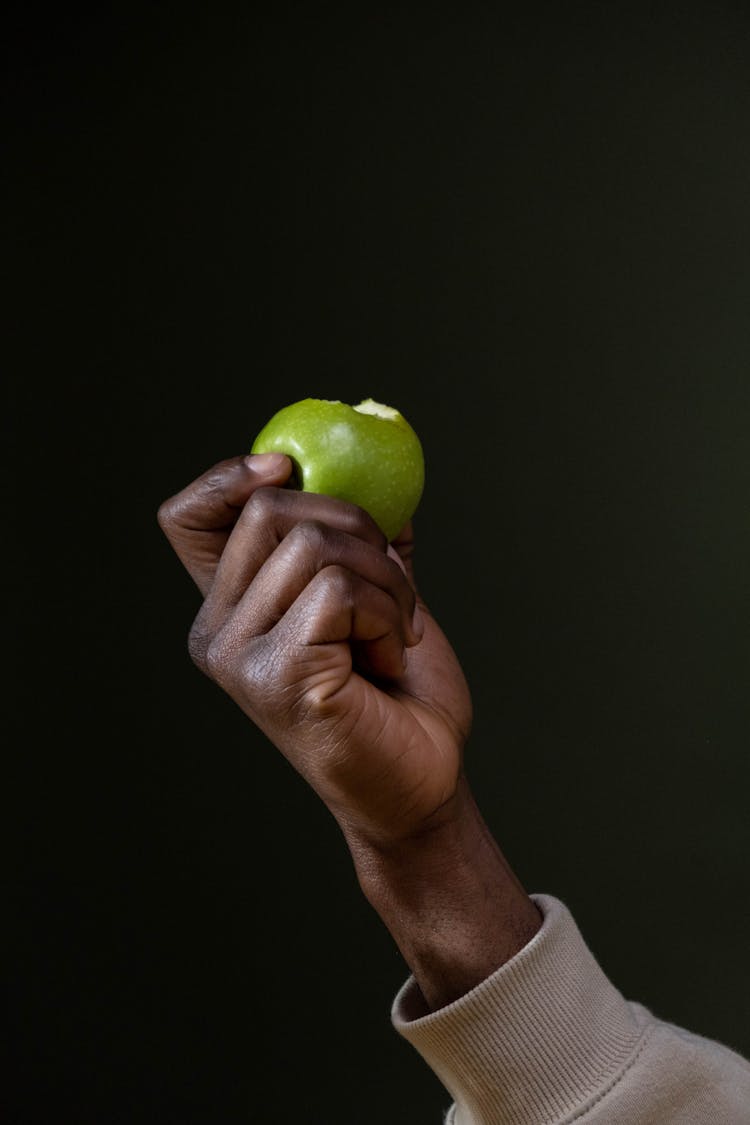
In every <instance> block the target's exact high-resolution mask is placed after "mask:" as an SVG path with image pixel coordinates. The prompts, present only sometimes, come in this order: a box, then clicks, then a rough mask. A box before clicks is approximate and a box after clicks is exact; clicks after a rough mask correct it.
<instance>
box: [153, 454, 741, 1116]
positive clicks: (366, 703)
mask: <svg viewBox="0 0 750 1125" xmlns="http://www.w3.org/2000/svg"><path fill="white" fill-rule="evenodd" d="M289 471H290V465H289V462H288V461H287V460H286V458H283V457H279V456H276V457H275V458H274V457H272V458H270V459H260V458H257V459H252V458H251V459H249V460H248V459H244V458H234V459H231V460H229V461H227V462H223V463H222V464H221V465H219V466H216V467H215V468H214V469H212V470H210V471H209V472H208V473H207V474H204V476H203V477H202V478H199V480H198V481H196V482H195V483H194V484H192V485H190V486H188V488H187V489H185V490H183V492H181V493H179V494H177V495H176V496H175V497H173V498H172V499H171V500H169V501H167V502H166V503H165V504H164V505H163V506H162V508H161V509H160V513H159V519H160V523H161V526H162V528H163V530H164V531H165V533H166V534H167V537H168V538H169V540H170V542H171V543H172V545H173V547H174V549H175V550H176V552H177V554H178V556H179V557H180V559H181V560H182V562H183V563H184V565H185V566H186V568H187V569H188V571H189V573H191V575H192V576H193V578H194V580H195V582H196V584H197V586H198V588H199V590H200V593H201V595H202V597H203V604H202V606H201V609H200V611H199V613H198V615H197V617H196V620H195V622H194V625H193V628H192V630H191V636H190V650H191V653H192V656H193V659H194V660H195V661H196V663H197V664H198V666H199V667H200V668H201V669H202V670H203V671H204V672H205V673H206V674H207V675H209V676H210V677H211V678H212V679H214V680H215V681H216V682H217V683H218V684H219V685H220V686H221V687H222V688H223V689H224V690H225V691H226V692H227V693H228V694H229V695H230V697H231V698H232V699H234V701H235V702H236V703H237V704H238V705H239V706H240V707H241V708H242V709H243V710H244V711H245V713H246V714H247V715H248V716H249V717H250V718H251V719H252V721H253V722H254V723H256V724H257V725H258V726H259V727H260V728H261V729H262V730H264V731H265V733H266V734H267V735H268V737H269V738H270V739H271V741H272V742H273V743H274V744H275V745H276V746H277V747H278V748H279V750H280V751H281V752H282V753H284V754H285V755H286V757H287V758H288V759H289V760H290V761H291V762H292V764H293V765H294V766H295V768H297V769H298V770H299V772H300V773H301V774H302V776H303V777H305V778H306V779H307V781H308V782H309V783H310V785H311V786H312V788H313V789H314V790H315V791H316V792H317V793H318V795H319V796H320V797H321V799H322V800H323V802H324V803H325V805H326V806H327V808H328V809H329V811H330V812H331V813H332V815H333V816H334V817H335V819H336V821H337V822H338V824H339V826H340V828H341V830H342V833H343V835H344V838H345V840H346V843H347V845H348V847H349V850H350V852H351V855H352V858H353V861H354V864H355V867H356V870H357V874H358V878H359V882H360V885H361V887H362V890H363V892H364V893H365V895H366V896H367V898H368V900H369V901H370V903H371V904H372V905H373V907H374V908H375V910H376V911H377V913H378V914H379V916H380V918H381V919H382V920H383V922H384V924H385V925H386V927H387V928H388V930H389V931H390V933H391V934H392V936H393V938H394V941H395V942H396V943H397V945H398V947H399V948H400V949H401V951H402V953H403V955H404V958H405V960H406V963H407V965H408V966H409V968H410V970H411V974H412V975H411V977H410V979H409V981H408V982H407V985H406V986H405V988H404V989H403V990H402V991H401V993H400V994H399V997H398V1000H397V1004H396V1006H395V1007H394V1024H395V1026H396V1027H397V1029H398V1030H399V1032H400V1033H401V1034H403V1035H404V1036H405V1038H407V1039H408V1040H409V1041H410V1042H411V1043H412V1044H413V1045H414V1046H415V1047H416V1048H417V1050H419V1051H420V1053H421V1054H422V1055H423V1057H424V1058H425V1059H426V1061H427V1062H428V1063H429V1065H430V1066H431V1067H432V1068H433V1070H434V1071H435V1073H436V1074H437V1075H438V1076H439V1077H440V1078H441V1080H442V1081H443V1082H444V1084H445V1086H446V1089H448V1090H449V1091H450V1093H451V1094H452V1096H453V1097H454V1107H453V1110H452V1111H451V1112H452V1115H453V1117H452V1119H453V1120H455V1122H456V1125H505V1123H507V1125H543V1123H550V1122H556V1121H558V1122H568V1121H573V1120H581V1121H585V1122H587V1123H589V1122H591V1123H592V1125H593V1123H594V1122H596V1125H600V1123H601V1125H604V1123H605V1122H607V1123H608V1125H625V1123H631V1122H637V1123H639V1125H646V1123H650V1122H653V1123H656V1122H659V1123H660V1125H673V1123H677V1122H680V1123H682V1125H687V1123H690V1125H693V1123H698V1122H700V1123H701V1125H703V1123H706V1125H708V1122H711V1123H712V1125H714V1123H717V1122H718V1123H721V1125H730V1123H732V1122H740V1121H742V1120H743V1117H742V1116H741V1113H742V1107H743V1106H745V1105H747V1104H748V1102H750V1068H748V1066H747V1063H745V1061H744V1060H742V1059H740V1058H739V1056H737V1055H735V1054H734V1053H733V1052H731V1051H728V1049H727V1048H724V1047H722V1046H720V1045H718V1044H712V1043H710V1042H708V1041H706V1040H701V1039H700V1038H699V1037H697V1036H691V1035H690V1034H689V1033H687V1032H684V1031H681V1030H680V1029H678V1028H672V1027H671V1025H668V1024H665V1023H664V1022H663V1021H659V1020H657V1019H655V1017H653V1016H652V1015H651V1014H650V1013H649V1012H648V1011H647V1010H646V1009H644V1008H641V1007H640V1006H638V1005H633V1004H629V1003H628V1002H627V1001H626V1000H625V999H624V998H623V997H622V996H621V995H620V993H619V992H618V991H617V990H616V988H615V987H614V986H613V985H612V984H611V982H609V980H608V979H607V978H606V976H605V975H604V974H603V973H602V971H601V969H600V968H599V966H598V965H597V964H596V962H595V960H594V958H593V957H592V955H591V954H590V952H589V951H588V949H587V948H586V946H585V943H584V942H583V939H582V938H581V936H580V934H578V931H577V929H576V927H575V924H574V923H573V920H572V918H571V916H570V914H569V912H568V911H567V910H566V909H565V908H564V907H563V906H562V904H558V903H557V902H556V900H551V899H549V898H544V897H540V896H530V895H529V894H528V893H527V892H526V891H525V890H524V889H523V887H522V886H521V885H520V883H519V882H518V880H517V879H516V877H515V876H514V874H513V872H512V870H511V868H510V866H509V864H508V863H507V862H506V860H505V858H504V856H503V854H502V852H501V850H500V848H499V846H498V844H497V842H496V841H495V840H494V839H493V838H492V836H491V834H490V833H489V832H488V830H487V827H486V825H485V823H484V821H483V819H482V816H481V813H480V811H479V809H478V807H477V805H476V803H475V801H474V799H473V797H472V794H471V792H470V789H469V786H468V784H467V781H466V775H465V772H464V769H463V753H464V745H465V742H466V739H467V737H468V734H469V730H470V725H471V704H470V699H469V693H468V688H467V686H466V682H465V680H464V677H463V674H462V672H461V669H460V667H459V665H458V662H457V660H456V657H455V655H454V653H453V651H452V649H451V648H450V645H449V644H448V641H447V639H446V638H445V636H444V635H443V633H442V632H441V630H440V629H439V627H438V625H437V623H436V622H435V621H434V619H433V618H432V616H431V615H430V613H429V610H428V608H427V606H426V605H424V603H423V602H421V600H420V599H419V597H418V595H417V593H416V589H415V585H414V581H413V569H412V565H411V548H412V543H411V538H410V532H409V529H406V530H405V532H404V534H403V535H402V536H400V537H399V539H398V540H397V541H396V542H395V543H394V544H392V545H388V544H386V543H385V542H384V541H383V537H382V535H381V534H380V533H379V532H378V531H377V529H376V528H375V527H374V526H373V525H372V522H371V521H370V520H369V519H368V517H366V516H365V515H364V514H363V513H362V512H361V511H359V510H358V509H353V508H352V507H351V506H349V505H342V504H340V503H339V502H336V501H330V500H328V499H327V498H323V497H311V496H308V495H304V494H300V493H295V492H292V491H291V490H287V489H283V488H282V487H281V486H282V485H283V484H284V482H285V481H286V480H287V477H288V474H289ZM416 609H418V610H419V612H418V613H415V610H416ZM404 658H405V664H404Z"/></svg>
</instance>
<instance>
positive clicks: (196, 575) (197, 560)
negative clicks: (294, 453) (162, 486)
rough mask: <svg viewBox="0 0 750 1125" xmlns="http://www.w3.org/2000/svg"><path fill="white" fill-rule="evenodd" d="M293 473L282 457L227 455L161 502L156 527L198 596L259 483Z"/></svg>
mask: <svg viewBox="0 0 750 1125" xmlns="http://www.w3.org/2000/svg"><path fill="white" fill-rule="evenodd" d="M291 472H292V463H291V461H290V460H289V458H288V457H285V456H284V455H283V454H282V453H264V454H257V455H255V456H248V457H231V458H229V459H228V460H226V461H220V462H219V463H218V464H217V465H214V466H213V468H211V469H208V470H207V471H206V472H205V473H203V474H202V475H201V476H199V477H198V478H197V480H195V481H193V482H192V484H189V485H188V486H187V487H186V488H183V489H182V490H181V491H180V492H178V493H176V494H175V495H174V496H171V497H170V498H169V499H168V500H165V501H164V502H163V503H162V504H161V506H160V507H159V510H158V513H157V519H158V522H159V526H160V527H161V529H162V531H163V532H164V534H165V535H166V537H167V539H168V540H169V542H170V544H171V546H172V547H173V548H174V550H175V552H176V553H177V556H178V557H179V559H180V561H181V562H182V564H183V566H184V567H185V568H186V570H187V571H188V573H189V574H190V575H191V577H192V578H193V580H194V581H195V583H196V584H197V586H198V588H199V589H200V591H201V593H203V594H205V593H206V592H207V590H208V589H209V587H210V585H211V582H212V580H213V576H214V574H215V572H216V567H217V565H218V562H219V559H220V557H221V554H222V551H223V550H224V548H225V546H226V543H227V541H228V539H229V536H230V533H231V530H232V528H233V527H234V525H235V524H236V522H237V519H238V518H239V515H240V512H241V511H242V509H243V507H244V506H245V504H246V503H247V501H248V500H249V499H250V497H251V496H252V494H253V492H254V491H255V490H256V489H257V488H259V487H261V485H268V484H275V485H281V484H283V483H284V482H285V481H286V480H288V478H289V476H290V475H291Z"/></svg>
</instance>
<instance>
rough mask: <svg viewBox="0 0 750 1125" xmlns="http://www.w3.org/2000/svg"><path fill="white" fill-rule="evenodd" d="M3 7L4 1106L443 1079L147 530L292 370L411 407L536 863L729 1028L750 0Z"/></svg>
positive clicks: (619, 959) (263, 1104)
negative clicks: (199, 653)
mask: <svg viewBox="0 0 750 1125" xmlns="http://www.w3.org/2000/svg"><path fill="white" fill-rule="evenodd" d="M6 31H7V35H6V37H5V48H4V49H5V52H6V55H7V60H6V66H5V76H6V77H5V101H4V106H5V129H4V132H5V136H6V141H7V147H6V153H7V158H6V161H5V177H4V178H5V184H4V191H5V195H6V203H5V207H4V214H5V219H6V230H7V236H6V247H7V248H8V257H7V258H6V271H5V273H6V277H7V278H8V279H9V281H10V283H11V289H12V293H11V298H10V303H9V304H6V315H7V316H8V333H7V334H6V339H7V340H9V341H10V349H9V355H10V362H9V363H8V365H7V368H8V379H7V382H6V388H9V389H8V391H7V399H6V409H5V410H4V414H5V429H6V448H8V449H9V450H10V451H11V459H10V469H9V472H8V473H7V474H6V482H5V488H6V501H5V509H6V519H7V520H8V524H7V525H6V531H7V534H6V540H5V541H6V547H5V552H6V565H7V567H8V576H7V579H6V583H5V596H6V611H7V609H9V610H10V611H11V623H12V625H13V626H14V628H13V630H12V632H11V634H10V644H11V652H10V660H9V664H10V669H11V671H10V677H9V683H10V688H11V690H10V692H9V695H8V701H7V703H6V705H5V711H6V727H7V741H6V747H7V756H8V763H9V768H8V771H7V776H8V784H7V787H6V792H7V794H8V797H9V800H8V805H9V808H8V812H9V814H10V815H9V819H8V823H9V824H10V825H11V826H12V830H11V838H10V846H9V853H8V854H9V855H10V857H11V863H12V868H13V871H12V884H11V893H10V896H9V903H10V907H11V912H10V917H11V925H10V927H9V933H10V939H11V942H10V951H9V954H8V956H7V958H6V966H7V968H8V969H9V974H8V975H9V984H10V1016H11V1025H10V1026H11V1035H10V1043H11V1060H10V1067H11V1069H10V1074H11V1081H10V1083H9V1084H7V1087H6V1103H7V1104H6V1110H5V1114H4V1116H3V1121H4V1122H7V1125H37V1123H39V1125H41V1123H44V1125H68V1123H70V1125H73V1123H75V1125H120V1123H122V1125H125V1123H127V1125H145V1123H150V1122H153V1123H155V1125H156V1123H158V1125H167V1123H172V1122H174V1123H179V1125H192V1123H194V1122H195V1123H198V1122H200V1123H201V1125H203V1123H206V1125H208V1123H211V1125H217V1123H219V1122H220V1123H221V1125H240V1123H243V1125H244V1123H246V1122H256V1121H258V1122H260V1121H262V1122H264V1123H268V1125H270V1123H275V1122H279V1123H290V1122H297V1121H301V1120H304V1121H311V1122H318V1121H320V1122H323V1121H325V1122H326V1125H336V1123H341V1125H352V1122H357V1125H375V1123H376V1122H378V1123H379V1122H381V1121H388V1122H390V1123H394V1125H395V1123H403V1125H407V1123H408V1125H413V1123H414V1122H415V1121H419V1122H425V1123H427V1122H435V1123H436V1125H437V1122H439V1121H440V1120H441V1113H442V1112H443V1111H444V1109H445V1108H446V1107H447V1104H448V1098H447V1095H446V1093H445V1091H444V1090H443V1089H442V1087H441V1086H440V1085H439V1083H438V1082H437V1080H436V1079H435V1078H434V1077H433V1076H432V1075H431V1073H430V1072H429V1071H428V1070H427V1068H426V1066H425V1065H424V1063H423V1062H422V1061H421V1060H420V1058H419V1057H418V1056H417V1055H416V1054H415V1053H414V1052H413V1051H412V1049H411V1048H410V1047H409V1046H408V1045H406V1044H405V1043H403V1042H402V1041H401V1040H400V1039H399V1038H398V1036H397V1035H396V1033H395V1032H394V1031H393V1030H392V1029H391V1026H390V1022H389V1006H390V1003H391V1000H392V997H393V995H394V993H395V991H396V989H397V988H398V986H399V985H400V984H401V982H402V980H403V979H404V976H405V973H406V969H405V966H404V964H403V962H402V961H401V959H400V957H399V956H398V954H397V953H396V951H395V949H394V947H393V945H392V943H391V940H390V938H389V936H388V934H387V933H386V932H385V930H384V928H383V927H382V925H381V923H380V922H379V920H378V918H377V917H376V916H375V915H374V913H373V912H372V911H371V910H370V908H369V907H368V906H367V905H366V904H365V903H364V901H363V900H362V898H361V897H360V894H359V892H358V888H357V886H356V884H355V880H354V876H353V873H352V871H351V869H350V866H349V862H348V857H347V854H346V852H345V849H344V847H343V843H342V841H341V839H340V838H339V836H338V832H337V829H336V828H335V825H334V823H333V821H332V819H331V818H330V817H329V815H328V814H327V812H326V811H325V809H324V808H323V807H322V805H320V804H319V803H318V801H317V798H315V797H314V796H313V795H312V794H311V793H310V792H309V791H308V790H307V789H306V788H305V786H304V785H303V784H302V783H301V781H300V780H299V779H298V778H297V777H296V775H294V774H293V773H292V772H291V769H290V768H289V767H288V766H287V765H286V764H285V763H284V762H283V760H281V759H280V757H279V756H278V755H277V754H276V753H275V751H274V749H273V748H272V747H271V746H270V745H269V744H268V743H267V742H266V741H265V740H264V739H263V738H262V737H261V736H259V734H258V733H257V732H255V731H254V729H253V728H252V727H251V726H250V724H249V723H248V721H247V720H246V719H245V718H244V716H243V715H242V714H241V713H240V711H239V709H237V708H236V707H235V706H234V704H232V703H231V702H230V701H229V700H228V699H227V698H226V697H225V696H223V695H222V694H221V693H220V692H219V690H218V689H217V688H215V687H214V686H213V685H212V684H210V683H209V682H208V681H207V680H205V679H204V678H202V677H201V675H200V674H199V673H198V672H197V670H196V669H195V668H194V667H193V666H192V664H191V663H190V661H189V658H188V655H187V650H186V644H185V641H186V636H187V631H188V629H189V626H190V623H191V620H192V617H193V615H194V614H195V612H196V611H197V608H198V599H197V594H196V593H195V592H194V590H193V588H192V586H191V584H190V582H189V580H188V579H187V577H186V576H185V575H184V573H183V572H182V571H181V569H180V566H179V564H178V563H177V561H176V559H175V558H174V557H173V556H172V555H171V553H170V550H169V548H168V546H167V545H166V542H164V541H163V540H162V537H161V533H160V532H159V530H158V528H157V525H156V519H155V513H156V509H157V507H158V504H159V503H160V501H161V500H162V499H164V498H165V497H166V496H168V495H170V494H171V493H172V492H174V491H176V490H178V489H179V488H181V487H182V486H183V485H184V484H186V483H187V482H188V481H189V480H191V479H192V478H193V477H194V476H196V475H198V473H200V472H201V471H203V469H205V468H207V467H208V466H209V465H211V464H212V463H214V462H215V461H218V460H220V459H222V458H224V457H227V456H230V455H232V454H235V453H239V452H242V451H243V450H245V449H247V448H248V447H249V444H250V442H251V440H252V437H253V436H254V434H255V432H256V430H257V429H258V428H259V427H260V425H261V424H262V423H263V422H264V421H265V419H266V417H267V416H268V415H269V413H270V412H271V411H273V410H275V409H277V408H278V407H280V406H282V405H284V404H286V403H287V402H290V401H293V400H294V399H296V398H299V397H303V396H306V395H309V394H313V395H318V396H320V397H333V398H341V399H344V400H349V401H357V400H358V399H360V398H362V397H365V396H370V395H371V396H373V397H375V398H379V399H381V400H383V401H385V402H390V403H392V404H394V405H398V406H399V407H400V408H401V409H402V410H403V412H404V413H405V414H406V416H407V417H408V418H409V419H410V420H411V421H412V423H413V424H414V426H415V427H416V428H417V430H418V431H419V432H420V434H421V436H422V439H423V442H424V446H425V451H426V458H427V485H426V491H425V495H424V499H423V503H422V506H421V508H420V510H419V513H418V517H417V522H416V529H417V534H418V541H419V556H418V557H419V574H420V579H421V584H422V586H423V590H424V593H425V595H426V596H427V598H428V600H429V602H430V603H431V605H432V608H433V610H434V611H435V613H436V614H437V616H438V617H439V619H440V620H441V622H442V623H443V625H444V627H445V629H446V631H447V633H448V635H449V636H450V637H451V639H452V640H453V642H454V645H455V647H456V649H457V651H458V654H459V656H460V658H461V659H462V661H463V663H464V666H465V668H466V671H467V674H468V677H469V680H470V683H471V686H472V689H473V695H474V701H475V707H476V722H475V732H474V735H473V738H472V740H471V744H470V747H469V750H468V769H469V773H470V776H471V778H472V780H473V782H474V784H475V788H476V791H477V794H478V797H479V801H480V804H481V806H482V808H483V810H484V812H485V815H486V817H487V819H488V821H489V823H490V824H491V826H492V828H493V830H494V831H495V832H496V834H497V836H498V839H499V840H500V841H501V843H502V845H503V847H504V848H505V850H506V852H507V854H508V857H509V859H510V860H511V862H512V863H513V865H514V866H515V867H516V869H517V870H518V872H519V875H520V876H521V878H522V879H523V881H524V883H525V884H526V886H527V887H528V888H529V889H530V890H532V891H543V892H547V893H551V894H556V895H558V896H560V897H562V898H563V899H564V900H565V901H566V902H567V903H568V904H569V905H570V906H571V908H572V909H573V911H574V913H575V915H576V917H577V919H578V921H579V923H580V925H581V927H582V929H583V931H584V933H585V935H586V936H587V938H588V940H589V943H590V945H591V946H592V948H593V949H594V951H595V953H596V954H597V956H598V957H599V959H600V961H601V963H602V964H603V965H604V967H605V969H606V970H607V971H608V972H609V973H610V975H611V976H612V978H613V979H614V980H615V981H616V983H617V984H618V985H619V987H620V988H621V989H622V990H623V991H624V992H625V993H626V994H627V995H628V996H629V997H631V998H633V999H637V1000H639V1001H641V1002H643V1003H646V1004H648V1005H649V1006H651V1007H652V1008H654V1009H655V1010H656V1011H657V1012H658V1013H659V1014H661V1015H662V1016H664V1017H665V1018H667V1019H669V1020H673V1021H675V1022H677V1023H679V1024H682V1025H684V1026H686V1027H689V1028H691V1029H692V1030H694V1031H698V1032H701V1033H703V1034H706V1035H708V1036H711V1037H715V1038H718V1039H721V1040H723V1041H725V1042H727V1043H729V1044H730V1045H732V1046H734V1047H735V1048H737V1049H738V1050H740V1051H742V1052H743V1053H748V1052H750V1037H749V1034H748V1019H747V1014H748V974H747V963H746V962H747V956H746V951H747V922H748V912H747V901H748V890H749V889H750V888H749V887H748V870H747V858H748V818H747V791H748V782H749V781H750V771H749V770H748V729H749V724H748V719H749V718H750V716H749V714H748V710H749V708H748V692H747V687H748V672H749V671H750V659H749V655H750V653H749V625H750V622H749V621H748V610H749V609H750V598H749V597H748V595H749V593H750V584H749V581H748V574H749V573H750V569H749V564H750V531H749V530H748V526H749V525H748V519H749V516H750V452H749V450H748V427H749V423H750V315H749V310H750V147H749V144H750V141H749V138H750V15H749V14H748V11H747V9H746V7H745V5H742V4H729V3H704V4H702V3H687V4H679V5H678V4H673V5H668V4H662V3H652V4H642V5H633V4H608V3H604V4H600V5H597V6H596V7H594V6H592V5H589V6H581V5H575V4H573V5H554V6H553V5H540V4H532V5H527V6H526V7H525V8H524V9H523V12H522V14H508V13H504V12H502V11H500V10H499V9H495V7H494V6H493V5H468V6H458V5H456V6H455V9H454V10H453V12H452V13H449V14H445V13H442V14H438V13H436V12H432V13H430V12H429V11H427V10H422V9H418V8H417V7H413V8H410V7H408V6H407V7H405V8H402V9H399V10H397V11H396V10H394V11H393V12H390V13H388V12H387V13H385V14H384V13H382V12H380V11H378V10H377V8H376V7H375V6H368V7H365V6H361V7H357V6H354V7H350V8H349V9H348V11H346V12H343V13H342V11H340V10H337V9H335V8H334V7H332V6H328V5H298V6H294V5H289V4H281V5H276V6H274V7H273V9H272V11H271V12H270V13H266V14H265V15H258V14H249V13H248V12H245V13H242V12H241V11H240V10H239V9H234V8H229V7H224V8H222V7H221V6H208V5H204V6H203V9H202V11H200V12H198V13H196V12H194V11H192V10H191V9H190V8H189V7H185V6H180V5H176V4H153V5H150V6H148V7H146V6H143V7H142V8H140V9H139V8H136V7H134V6H132V5H121V6H111V7H109V8H106V7H105V8H100V9H99V10H98V12H97V14H96V15H89V14H88V13H84V12H79V13H76V12H75V11H71V10H70V9H67V10H64V11H63V9H60V11H59V12H58V14H57V16H53V17H50V15H49V13H48V12H46V10H45V12H44V13H43V12H42V10H41V9H39V10H35V9H34V7H33V5H32V6H30V7H29V6H27V7H26V8H24V9H23V12H22V13H21V14H20V15H16V16H14V17H13V18H12V19H9V21H8V23H7V26H6ZM8 314H9V315H8Z"/></svg>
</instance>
